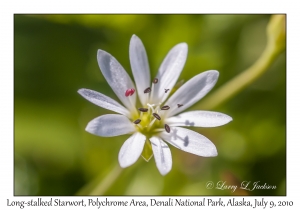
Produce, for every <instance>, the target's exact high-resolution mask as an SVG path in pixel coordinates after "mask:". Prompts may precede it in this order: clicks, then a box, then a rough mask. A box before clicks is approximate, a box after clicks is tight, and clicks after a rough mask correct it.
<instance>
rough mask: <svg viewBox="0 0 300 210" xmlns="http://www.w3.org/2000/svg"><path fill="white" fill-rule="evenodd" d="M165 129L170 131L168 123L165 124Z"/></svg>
mask: <svg viewBox="0 0 300 210" xmlns="http://www.w3.org/2000/svg"><path fill="white" fill-rule="evenodd" d="M165 130H166V131H167V132H168V133H170V131H171V129H170V126H168V125H167V124H165Z"/></svg>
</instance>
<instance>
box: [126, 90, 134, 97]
mask: <svg viewBox="0 0 300 210" xmlns="http://www.w3.org/2000/svg"><path fill="white" fill-rule="evenodd" d="M134 92H135V89H133V88H129V89H128V90H126V92H125V96H126V97H128V96H132V95H133V94H134Z"/></svg>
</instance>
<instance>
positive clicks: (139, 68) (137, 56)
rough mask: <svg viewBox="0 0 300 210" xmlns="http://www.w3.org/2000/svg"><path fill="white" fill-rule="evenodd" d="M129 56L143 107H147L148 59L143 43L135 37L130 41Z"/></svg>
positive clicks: (148, 84) (148, 85)
mask: <svg viewBox="0 0 300 210" xmlns="http://www.w3.org/2000/svg"><path fill="white" fill-rule="evenodd" d="M129 56H130V64H131V70H132V73H133V77H134V81H135V84H136V87H137V92H138V95H139V98H140V101H141V103H142V105H146V103H147V101H148V94H145V93H144V90H145V89H146V88H148V87H150V71H149V64H148V58H147V54H146V50H145V47H144V45H143V43H142V41H141V40H140V39H139V38H138V37H137V36H136V35H133V36H132V37H131V40H130V47H129Z"/></svg>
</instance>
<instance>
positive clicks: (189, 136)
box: [160, 127, 218, 157]
mask: <svg viewBox="0 0 300 210" xmlns="http://www.w3.org/2000/svg"><path fill="white" fill-rule="evenodd" d="M170 128H171V132H170V133H167V132H166V131H164V132H162V133H160V137H161V138H162V139H163V140H165V141H167V142H169V143H170V144H172V145H175V146H176V147H177V148H179V149H181V150H183V151H185V152H189V153H192V154H195V155H199V156H203V157H214V156H217V155H218V152H217V149H216V147H215V145H214V144H213V143H212V142H211V141H210V140H209V139H208V138H206V137H205V136H203V135H201V134H199V133H196V132H195V131H192V130H189V129H186V128H180V127H170Z"/></svg>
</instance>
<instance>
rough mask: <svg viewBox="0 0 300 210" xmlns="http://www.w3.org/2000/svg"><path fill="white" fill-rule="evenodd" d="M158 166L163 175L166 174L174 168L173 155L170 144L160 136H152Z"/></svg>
mask: <svg viewBox="0 0 300 210" xmlns="http://www.w3.org/2000/svg"><path fill="white" fill-rule="evenodd" d="M150 141H151V144H152V150H153V154H154V158H155V163H156V166H157V168H158V170H159V172H160V173H161V175H166V174H167V173H169V171H170V170H171V168H172V155H171V151H170V148H169V146H168V145H167V144H166V143H165V142H163V141H162V140H161V139H160V138H158V137H155V136H154V137H152V138H150Z"/></svg>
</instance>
